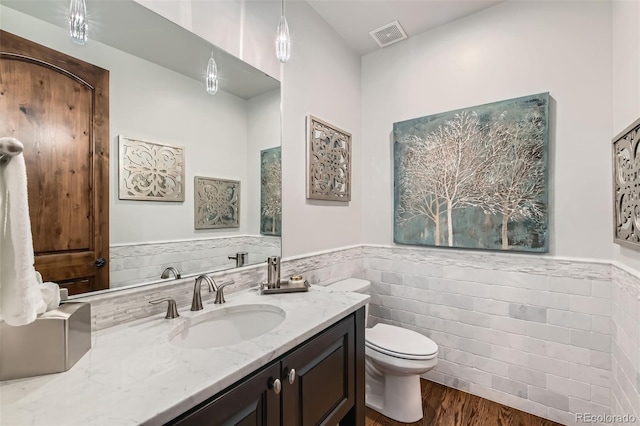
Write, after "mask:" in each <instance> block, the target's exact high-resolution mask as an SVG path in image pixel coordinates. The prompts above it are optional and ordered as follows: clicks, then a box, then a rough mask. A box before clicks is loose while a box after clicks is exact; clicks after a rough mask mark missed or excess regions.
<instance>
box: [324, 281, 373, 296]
mask: <svg viewBox="0 0 640 426" xmlns="http://www.w3.org/2000/svg"><path fill="white" fill-rule="evenodd" d="M327 287H329V288H330V289H331V290H338V291H351V292H353V293H365V294H368V293H369V289H370V288H371V282H370V281H368V280H362V279H360V278H347V279H346V280H342V281H336V282H335V283H333V284H329V285H328V286H327Z"/></svg>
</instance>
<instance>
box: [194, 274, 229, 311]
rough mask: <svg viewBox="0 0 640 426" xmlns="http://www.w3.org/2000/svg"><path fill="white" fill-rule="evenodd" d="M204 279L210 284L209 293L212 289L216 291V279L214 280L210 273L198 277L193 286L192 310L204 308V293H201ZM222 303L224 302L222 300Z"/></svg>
mask: <svg viewBox="0 0 640 426" xmlns="http://www.w3.org/2000/svg"><path fill="white" fill-rule="evenodd" d="M202 280H205V281H206V282H207V284H208V285H209V293H211V292H212V291H216V290H217V288H216V284H215V281H214V280H213V278H211V277H210V276H209V275H199V276H198V278H196V283H195V285H194V286H193V300H192V301H191V310H192V311H201V310H202V309H203V308H202V294H201V293H200V288H201V286H202ZM216 298H217V294H216ZM221 303H222V302H221Z"/></svg>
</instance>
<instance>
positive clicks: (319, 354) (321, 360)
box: [282, 315, 364, 426]
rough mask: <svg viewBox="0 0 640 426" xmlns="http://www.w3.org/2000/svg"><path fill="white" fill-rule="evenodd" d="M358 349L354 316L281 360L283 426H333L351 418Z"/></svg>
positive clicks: (354, 399)
mask: <svg viewBox="0 0 640 426" xmlns="http://www.w3.org/2000/svg"><path fill="white" fill-rule="evenodd" d="M355 349H356V347H355V320H354V316H353V315H352V316H349V317H347V318H345V319H344V320H342V321H340V322H339V323H338V324H336V325H334V326H333V327H331V328H330V329H328V330H327V331H325V332H323V333H322V334H320V335H319V336H317V337H315V338H314V339H313V340H311V341H310V342H308V343H306V344H304V345H303V346H302V347H301V348H300V349H297V350H295V351H294V352H293V353H292V354H291V355H288V356H286V357H285V358H283V359H282V383H283V384H282V395H283V396H282V412H283V414H282V417H283V418H282V420H283V422H282V424H283V425H285V426H316V425H331V426H333V425H336V424H338V423H339V422H340V421H341V420H342V419H343V418H344V417H345V416H347V414H349V412H350V411H351V410H352V409H353V407H354V406H355V402H356V390H355V384H356V374H355V369H356V354H355ZM292 370H294V372H292ZM362 385H363V386H364V382H362ZM363 420H364V417H363V416H361V421H363Z"/></svg>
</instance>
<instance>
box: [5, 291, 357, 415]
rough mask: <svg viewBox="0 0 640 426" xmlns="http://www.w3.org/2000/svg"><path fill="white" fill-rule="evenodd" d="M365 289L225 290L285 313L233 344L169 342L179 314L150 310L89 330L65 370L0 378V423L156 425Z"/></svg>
mask: <svg viewBox="0 0 640 426" xmlns="http://www.w3.org/2000/svg"><path fill="white" fill-rule="evenodd" d="M368 299H369V297H368V296H366V295H364V294H357V293H345V292H338V291H332V290H330V289H327V288H324V287H319V286H313V287H311V289H310V290H309V292H306V293H291V294H279V295H260V294H258V291H257V289H251V290H246V291H242V292H238V293H232V294H229V295H227V303H226V304H225V305H222V306H224V307H230V306H236V305H241V304H255V303H259V304H269V305H275V306H278V307H280V308H282V309H283V310H284V311H285V312H286V318H285V319H284V321H283V322H282V323H281V324H280V325H279V326H277V327H276V328H275V329H273V330H272V331H270V332H268V333H266V334H264V335H262V336H260V337H257V338H254V339H252V340H249V341H245V342H242V343H239V344H237V345H233V346H227V347H221V348H211V349H183V348H180V347H177V346H175V345H173V344H171V343H169V340H168V339H169V333H170V332H171V330H173V329H174V328H175V327H176V326H177V325H178V324H179V322H180V321H183V320H185V319H189V318H191V317H194V316H197V315H202V314H203V313H206V312H210V311H212V310H215V309H220V305H214V304H213V301H212V300H208V301H206V302H205V305H204V310H202V311H199V312H190V311H188V310H186V309H184V308H183V309H181V312H180V318H177V319H174V320H166V319H164V316H163V315H156V316H154V317H152V318H146V319H143V320H138V321H135V322H131V323H127V324H123V325H119V326H116V327H112V328H108V329H105V330H101V331H98V332H95V333H94V334H93V347H92V349H91V350H90V351H89V352H88V353H87V354H86V355H85V356H84V357H83V358H82V359H81V360H80V361H78V363H77V364H76V365H75V366H73V367H72V368H71V369H70V370H69V371H66V372H64V373H58V374H51V375H47V376H39V377H33V378H27V379H18V380H11V381H6V382H2V383H0V424H2V425H3V426H4V425H7V426H8V425H83V426H86V425H109V426H117V425H134V424H141V423H144V424H153V425H155V424H162V423H164V422H166V421H169V420H171V419H173V418H174V417H176V416H177V415H179V414H181V413H182V412H184V411H186V410H188V409H189V408H191V407H192V406H194V405H196V404H198V403H200V402H202V401H204V400H205V399H206V398H208V397H210V396H212V395H214V394H216V393H217V392H219V391H221V390H223V389H225V388H226V387H228V386H230V385H232V384H233V383H235V382H236V381H238V380H240V379H242V378H243V377H244V376H246V375H248V374H249V373H251V372H253V371H255V370H257V369H259V368H260V367H262V366H264V365H266V364H268V363H269V361H271V360H273V359H275V358H277V357H279V356H280V355H282V354H284V353H285V352H287V351H289V350H290V349H292V348H294V347H295V346H297V345H298V344H300V343H302V342H303V341H305V340H306V339H308V338H310V337H312V336H313V335H315V334H317V333H319V332H320V331H322V330H324V329H325V328H327V327H328V326H330V325H331V324H333V323H335V322H337V321H338V320H339V319H341V318H344V317H345V316H347V315H348V314H350V313H352V312H355V311H356V310H357V309H358V308H360V307H362V306H364V305H365V303H366V302H367V301H368Z"/></svg>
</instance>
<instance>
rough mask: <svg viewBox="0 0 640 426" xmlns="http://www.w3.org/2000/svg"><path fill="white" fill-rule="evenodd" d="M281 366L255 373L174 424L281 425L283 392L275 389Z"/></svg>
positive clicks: (211, 425) (225, 425) (216, 425)
mask: <svg viewBox="0 0 640 426" xmlns="http://www.w3.org/2000/svg"><path fill="white" fill-rule="evenodd" d="M279 377H280V366H279V365H277V364H271V365H270V366H269V367H267V368H265V369H263V370H261V371H260V372H258V373H256V374H254V375H252V376H251V377H250V378H248V379H247V380H245V381H244V382H242V383H240V384H238V385H235V386H234V387H233V388H232V389H230V390H228V391H226V392H225V393H223V394H222V395H220V396H217V397H214V398H213V399H212V400H209V401H205V403H203V404H200V405H199V406H197V407H195V408H194V409H192V410H190V411H189V412H187V413H185V415H183V416H181V417H179V418H178V419H176V420H174V421H173V422H172V423H171V424H175V425H180V426H204V425H210V426H236V425H237V426H270V425H279V424H280V395H279V393H276V391H275V390H274V382H275V380H279Z"/></svg>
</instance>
